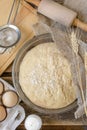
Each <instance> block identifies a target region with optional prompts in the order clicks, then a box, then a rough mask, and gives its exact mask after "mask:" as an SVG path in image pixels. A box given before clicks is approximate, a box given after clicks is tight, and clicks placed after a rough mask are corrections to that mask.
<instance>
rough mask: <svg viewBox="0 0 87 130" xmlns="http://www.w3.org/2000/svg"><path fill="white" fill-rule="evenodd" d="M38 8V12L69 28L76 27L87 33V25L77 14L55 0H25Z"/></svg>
mask: <svg viewBox="0 0 87 130" xmlns="http://www.w3.org/2000/svg"><path fill="white" fill-rule="evenodd" d="M25 1H27V2H29V3H32V4H34V5H36V6H37V7H38V12H39V13H41V14H43V15H45V16H47V17H48V18H50V19H52V20H54V21H56V22H59V23H61V24H63V25H65V26H67V27H71V26H75V27H78V28H80V29H82V30H84V31H87V24H86V23H83V22H82V21H80V20H79V19H78V18H77V16H78V15H77V13H76V12H75V11H73V10H71V9H68V8H66V7H65V6H62V5H60V4H58V3H57V2H54V1H53V0H41V1H39V0H25Z"/></svg>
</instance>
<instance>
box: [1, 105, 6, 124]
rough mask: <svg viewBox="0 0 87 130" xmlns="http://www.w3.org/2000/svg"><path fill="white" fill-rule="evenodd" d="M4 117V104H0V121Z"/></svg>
mask: <svg viewBox="0 0 87 130" xmlns="http://www.w3.org/2000/svg"><path fill="white" fill-rule="evenodd" d="M6 117H7V111H6V108H5V107H4V106H2V105H0V122H1V121H4V120H5V118H6Z"/></svg>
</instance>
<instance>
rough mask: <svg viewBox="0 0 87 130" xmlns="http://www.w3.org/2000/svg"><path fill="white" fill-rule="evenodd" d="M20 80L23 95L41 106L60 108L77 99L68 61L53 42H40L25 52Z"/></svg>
mask: <svg viewBox="0 0 87 130" xmlns="http://www.w3.org/2000/svg"><path fill="white" fill-rule="evenodd" d="M19 82H20V85H21V88H22V90H23V92H24V93H25V94H26V96H27V97H28V98H29V99H30V100H31V101H32V102H33V103H34V104H36V105H38V106H41V107H44V108H49V109H57V108H63V107H65V106H67V105H69V104H71V103H72V102H73V101H74V100H75V99H76V96H75V91H74V85H73V82H72V75H71V70H70V64H69V62H68V61H67V59H66V58H65V57H63V56H62V54H61V52H60V51H58V49H57V47H56V44H55V43H46V44H40V45H38V46H36V47H35V48H33V49H31V51H29V52H28V53H27V54H26V55H25V57H24V58H23V61H22V63H21V65H20V73H19Z"/></svg>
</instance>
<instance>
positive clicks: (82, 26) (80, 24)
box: [72, 18, 87, 32]
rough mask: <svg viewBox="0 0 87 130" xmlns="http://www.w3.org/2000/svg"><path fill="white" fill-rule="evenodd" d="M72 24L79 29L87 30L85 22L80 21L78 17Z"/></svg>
mask: <svg viewBox="0 0 87 130" xmlns="http://www.w3.org/2000/svg"><path fill="white" fill-rule="evenodd" d="M72 25H73V26H76V27H78V28H80V29H82V30H83V31H86V32H87V24H86V23H83V22H82V21H80V20H79V19H78V18H76V19H75V20H74V22H73V24H72Z"/></svg>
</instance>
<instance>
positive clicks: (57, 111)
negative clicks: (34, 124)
mask: <svg viewBox="0 0 87 130" xmlns="http://www.w3.org/2000/svg"><path fill="white" fill-rule="evenodd" d="M44 37H45V39H46V38H47V39H49V38H50V39H51V40H50V42H53V39H52V37H51V34H42V35H38V36H35V37H33V38H32V39H31V40H29V41H28V42H26V43H25V44H24V45H23V46H22V48H21V49H20V50H19V52H18V54H17V55H16V58H15V60H14V63H13V67H12V80H13V85H14V87H15V89H16V91H17V93H18V95H19V97H20V98H21V100H22V101H23V102H24V103H25V104H26V105H27V106H29V107H30V108H31V109H34V110H35V111H37V112H39V113H42V114H46V115H48V114H63V113H65V112H68V111H70V110H73V109H74V108H76V107H77V100H75V101H74V102H73V103H71V104H70V105H68V106H66V107H63V108H58V109H48V108H44V107H40V106H37V105H35V104H34V103H32V102H31V101H30V100H29V99H28V98H27V96H26V95H25V93H24V92H23V91H22V89H21V86H20V89H21V92H20V91H19V90H18V87H19V86H18V84H16V79H15V66H16V63H17V60H18V58H19V56H20V55H21V54H23V53H22V50H23V49H24V48H27V45H28V44H29V47H30V46H31V45H32V43H33V44H34V43H35V42H37V41H38V40H39V41H40V40H44ZM33 47H34V46H33ZM30 49H31V48H30ZM26 53H27V52H26ZM17 86H18V87H17ZM21 94H23V96H21Z"/></svg>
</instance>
